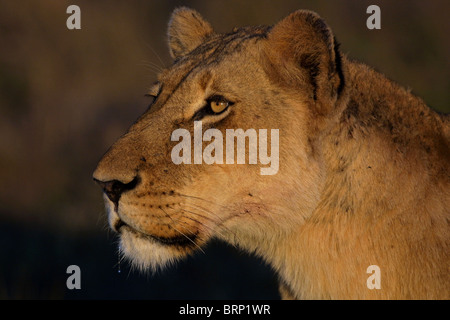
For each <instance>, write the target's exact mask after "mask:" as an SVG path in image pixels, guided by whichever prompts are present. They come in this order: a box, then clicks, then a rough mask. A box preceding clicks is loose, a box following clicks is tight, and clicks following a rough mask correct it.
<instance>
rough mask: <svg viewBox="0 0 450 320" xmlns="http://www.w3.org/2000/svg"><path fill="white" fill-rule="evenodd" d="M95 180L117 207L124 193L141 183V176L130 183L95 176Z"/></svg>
mask: <svg viewBox="0 0 450 320" xmlns="http://www.w3.org/2000/svg"><path fill="white" fill-rule="evenodd" d="M94 181H95V182H97V183H98V184H99V185H100V186H101V187H102V188H103V192H104V193H105V194H106V195H107V196H108V198H109V200H111V201H112V202H114V204H115V205H116V207H117V205H118V203H119V200H120V196H121V195H122V193H124V192H125V191H128V190H132V189H134V188H135V187H136V185H137V184H138V183H139V177H138V176H136V177H135V178H134V179H133V180H132V181H131V182H129V183H123V182H120V181H118V180H111V181H100V180H97V179H95V178H94Z"/></svg>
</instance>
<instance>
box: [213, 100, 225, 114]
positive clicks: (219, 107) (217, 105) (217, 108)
mask: <svg viewBox="0 0 450 320" xmlns="http://www.w3.org/2000/svg"><path fill="white" fill-rule="evenodd" d="M209 106H210V107H211V110H212V111H213V112H214V113H221V112H222V111H224V110H225V109H226V108H227V107H228V102H225V101H211V102H210V104H209Z"/></svg>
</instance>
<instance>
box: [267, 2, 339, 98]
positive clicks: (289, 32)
mask: <svg viewBox="0 0 450 320" xmlns="http://www.w3.org/2000/svg"><path fill="white" fill-rule="evenodd" d="M265 52H266V55H267V60H268V64H267V67H266V70H267V71H268V72H269V73H270V76H271V77H273V78H275V79H277V80H279V81H281V82H282V83H283V84H284V85H287V86H292V87H294V88H296V89H298V88H305V90H306V92H307V94H308V95H309V97H310V98H311V99H313V100H314V101H320V100H328V101H329V99H330V98H331V99H332V100H335V99H336V98H337V96H339V94H340V93H341V91H342V90H343V88H344V75H343V71H342V66H341V54H340V52H339V45H338V44H337V42H336V40H335V38H334V36H333V33H332V31H331V29H330V28H329V27H328V26H327V24H326V23H325V22H324V21H323V20H322V19H321V18H320V17H319V15H318V14H316V13H315V12H312V11H307V10H299V11H296V12H294V13H292V14H290V15H289V16H288V17H286V18H284V19H283V20H281V21H280V22H279V23H277V24H276V25H275V26H273V28H272V30H271V31H270V32H269V35H268V41H267V43H266V50H265Z"/></svg>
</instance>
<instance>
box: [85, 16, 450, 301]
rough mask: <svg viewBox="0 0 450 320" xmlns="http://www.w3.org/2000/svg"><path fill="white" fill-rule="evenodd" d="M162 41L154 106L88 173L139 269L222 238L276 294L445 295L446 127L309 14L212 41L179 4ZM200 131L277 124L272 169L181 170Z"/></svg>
mask: <svg viewBox="0 0 450 320" xmlns="http://www.w3.org/2000/svg"><path fill="white" fill-rule="evenodd" d="M168 42H169V47H170V54H171V56H172V57H173V58H174V63H173V65H172V66H171V67H170V68H168V69H166V70H164V71H163V72H162V73H161V74H160V75H159V77H158V79H159V81H158V82H157V83H156V84H155V85H154V86H153V87H152V88H151V89H150V92H149V95H151V96H154V102H153V103H152V105H151V107H150V108H149V110H148V111H147V112H145V113H144V114H143V115H142V116H141V117H140V118H139V119H138V120H137V121H136V123H134V124H133V125H132V126H131V128H130V129H129V130H128V132H127V133H126V134H125V135H124V136H122V137H121V138H120V139H119V140H118V141H117V142H116V143H115V144H114V145H113V146H112V147H111V148H110V149H109V150H108V152H107V153H106V154H105V155H104V157H103V158H102V159H101V161H100V163H99V164H98V167H97V169H96V170H95V172H94V179H95V180H96V181H97V182H98V183H99V184H100V185H101V187H102V188H103V191H104V200H105V203H106V209H107V211H108V213H109V224H110V226H111V228H112V229H113V230H115V231H117V232H118V233H119V235H120V243H121V250H122V251H123V254H124V255H125V256H126V257H128V258H129V259H130V260H131V261H132V263H133V264H134V265H136V266H138V267H140V268H142V269H157V268H160V267H163V266H164V265H166V264H167V263H170V262H173V261H175V260H177V259H179V258H182V257H184V256H186V255H188V254H189V253H192V252H193V251H195V250H201V248H202V246H203V245H204V244H205V243H207V242H208V241H209V240H210V239H211V238H220V239H223V240H225V241H226V242H228V243H231V244H233V245H235V246H237V247H240V248H243V249H245V250H247V251H250V252H255V253H256V254H257V255H259V256H261V257H262V258H263V259H264V260H265V261H267V262H268V263H269V264H270V265H271V266H272V267H273V268H274V270H275V271H276V272H277V273H278V276H279V279H280V292H281V294H282V297H283V298H285V299H300V298H302V299H422V298H425V299H449V298H450V295H449V288H450V283H449V275H448V272H449V244H450V238H449V235H450V233H449V225H448V221H449V217H450V215H449V210H450V209H449V208H450V175H449V173H450V149H449V140H450V139H449V136H450V125H449V122H450V121H449V118H448V116H444V115H438V114H437V113H435V112H434V111H432V110H430V109H429V108H428V107H427V106H426V105H425V103H424V102H423V101H422V100H421V99H420V98H418V97H416V96H414V95H413V94H411V93H410V92H409V91H408V90H406V89H404V88H402V87H401V86H399V85H397V84H396V83H394V82H392V81H390V80H388V79H386V78H385V77H384V76H383V75H382V74H380V73H378V72H376V71H374V70H373V69H371V68H370V67H368V66H366V65H364V64H361V63H358V62H355V61H352V60H350V59H348V58H347V57H346V56H344V55H343V54H342V53H341V52H340V51H339V45H338V43H337V42H336V40H335V37H334V35H333V33H332V31H331V29H330V28H329V27H328V26H327V24H326V23H325V22H324V21H323V20H322V19H321V18H320V17H319V16H318V15H317V14H316V13H314V12H311V11H304V10H300V11H296V12H294V13H292V14H291V15H289V16H288V17H286V18H285V19H283V20H282V21H280V22H279V23H277V24H275V25H274V26H258V27H244V28H235V29H234V30H233V31H232V32H230V33H227V34H217V33H215V32H214V31H213V29H212V27H211V25H210V24H209V23H208V22H206V21H205V20H204V19H203V18H202V17H201V16H200V14H199V13H198V12H196V11H194V10H191V9H188V8H179V9H176V10H175V11H174V12H173V14H172V17H171V19H170V22H169V28H168ZM194 121H202V126H203V130H205V129H207V128H215V129H218V130H220V131H221V132H223V134H224V136H225V131H226V129H238V128H241V129H243V130H247V129H251V128H252V129H255V130H258V129H279V170H278V172H277V173H276V174H272V175H261V174H260V168H261V165H260V164H244V165H242V164H230V163H225V162H222V164H217V163H215V164H205V163H203V164H194V163H192V164H183V163H181V164H175V163H174V162H173V161H172V158H171V154H172V149H173V147H174V146H175V145H176V144H177V143H178V142H177V141H176V140H174V139H172V133H173V132H174V130H176V129H180V128H184V129H186V130H187V131H188V132H189V133H191V137H193V136H194V134H193V131H194ZM205 140H206V139H205ZM269 140H270V139H269ZM189 142H190V141H189ZM203 146H205V144H204V145H203ZM235 148H236V146H235ZM216 151H217V150H216ZM246 152H247V154H248V150H247V149H246ZM192 156H193V155H192ZM372 265H375V266H378V269H377V270H378V271H379V273H378V274H373V275H371V273H370V272H369V273H368V271H367V270H368V268H369V266H372ZM369 270H370V269H369ZM372 276H373V277H375V278H373V279H375V280H376V281H375V280H374V281H375V282H374V283H372V284H375V288H374V287H373V286H372V287H371V286H370V285H369V284H371V281H372V280H371V279H372V278H371V277H372Z"/></svg>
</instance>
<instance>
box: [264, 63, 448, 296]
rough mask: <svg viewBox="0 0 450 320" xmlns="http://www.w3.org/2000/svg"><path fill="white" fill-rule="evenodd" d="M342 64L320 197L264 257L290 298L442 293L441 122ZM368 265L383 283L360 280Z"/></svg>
mask: <svg viewBox="0 0 450 320" xmlns="http://www.w3.org/2000/svg"><path fill="white" fill-rule="evenodd" d="M348 65H349V70H348V79H347V80H346V81H347V86H348V88H350V89H348V91H347V94H348V95H349V100H348V103H347V106H346V108H345V110H344V111H343V113H342V114H341V115H340V117H339V119H338V121H337V122H336V125H335V126H334V127H333V129H332V130H331V131H330V132H329V133H328V134H326V135H325V136H324V137H323V138H322V139H321V140H320V143H319V147H318V148H319V149H320V150H321V152H322V155H323V162H324V166H323V167H324V170H325V171H326V172H325V176H326V177H327V178H326V182H325V184H324V188H323V191H322V193H321V198H320V201H319V203H318V205H317V208H316V209H315V210H314V212H313V214H312V215H311V216H310V218H309V219H307V221H306V222H305V223H304V224H303V225H301V226H299V227H298V228H297V230H296V231H295V232H293V233H292V234H289V235H286V236H285V237H280V239H279V240H278V241H279V243H280V244H279V245H278V246H276V248H277V249H275V250H274V252H273V253H272V254H273V256H271V257H269V258H268V260H269V261H271V262H272V264H273V265H274V266H275V269H276V270H278V271H279V274H280V276H281V278H282V283H283V285H282V286H284V290H282V292H283V291H284V292H287V293H289V294H290V295H291V297H293V298H307V299H316V298H336V299H361V298H362V299H370V298H378V299H386V298H389V299H392V298H401V299H405V298H435V297H439V295H440V296H441V297H442V292H448V289H447V288H448V286H449V280H448V276H447V267H448V261H447V257H446V256H445V252H448V251H449V250H448V248H449V239H447V238H448V237H446V236H445V234H446V228H448V224H447V222H446V216H448V208H449V207H450V200H449V198H450V196H449V191H448V190H449V189H450V188H449V186H450V181H449V180H450V179H449V176H448V172H449V152H448V151H449V142H448V138H446V137H445V135H444V131H445V128H446V126H448V124H446V123H445V122H444V121H445V120H443V119H441V118H440V117H439V116H438V115H437V114H436V113H434V112H433V111H431V110H430V109H429V108H428V107H427V106H426V105H425V104H424V103H423V101H422V100H420V99H419V98H417V97H415V96H413V95H412V94H411V93H409V92H408V91H407V90H405V89H403V88H401V87H400V86H398V85H397V84H395V83H392V82H391V81H389V80H387V79H386V78H385V77H384V76H383V75H381V74H379V73H377V72H375V71H373V70H371V69H370V68H368V67H366V66H365V65H362V64H358V63H353V62H348ZM438 179H440V183H439V184H438V185H439V187H440V189H438V190H436V180H438ZM432 185H434V187H433V188H432ZM431 190H433V191H432V192H431ZM435 248H440V249H439V250H434V249H435ZM442 248H444V250H442ZM445 248H447V250H445ZM371 265H377V266H378V267H379V268H380V270H381V289H369V288H368V286H367V279H368V277H369V276H370V274H368V273H367V268H368V267H369V266H371ZM433 265H434V267H433V268H432V267H431V266H433ZM412 273H416V276H415V277H412V276H411V274H412ZM417 274H420V275H421V276H417ZM447 297H448V295H447Z"/></svg>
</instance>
